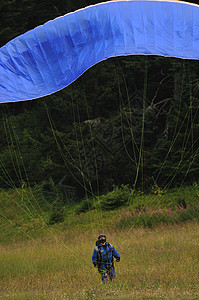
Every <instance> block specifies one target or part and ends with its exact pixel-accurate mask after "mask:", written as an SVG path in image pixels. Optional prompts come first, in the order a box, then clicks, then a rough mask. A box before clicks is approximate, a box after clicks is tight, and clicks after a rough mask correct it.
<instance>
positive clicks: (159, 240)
mask: <svg viewBox="0 0 199 300" xmlns="http://www.w3.org/2000/svg"><path fill="white" fill-rule="evenodd" d="M97 234H98V232H97V231H96V230H94V231H93V232H90V233H87V232H82V231H80V230H77V229H73V230H72V229H70V230H65V231H63V232H62V233H59V234H58V235H57V234H48V235H46V236H45V237H42V238H37V239H36V240H34V241H33V240H32V241H24V242H17V243H12V244H9V245H4V246H1V249H0V253H1V254H0V265H1V269H0V286H1V291H0V295H1V296H2V297H6V295H9V297H11V296H12V297H13V298H14V297H16V299H20V297H21V299H23V297H24V299H25V297H27V295H28V297H29V298H26V299H34V298H35V297H36V296H38V297H40V298H39V299H42V297H44V299H56V297H57V299H64V298H65V299H94V298H95V297H102V298H103V297H104V298H106V299H132V298H141V299H150V297H151V299H154V298H157V299H159V298H160V297H161V298H166V299H168V295H169V299H172V298H173V299H176V298H177V297H180V298H182V299H183V297H184V298H185V299H186V297H189V298H190V297H192V298H193V299H194V297H196V296H197V297H199V293H198V287H199V285H198V263H199V257H198V241H199V224H198V223H196V222H190V223H189V222H188V223H186V224H183V225H179V224H178V225H170V226H161V227H156V229H153V230H151V229H147V228H137V229H131V230H128V231H124V230H120V231H119V230H118V231H117V232H116V231H114V230H112V229H110V230H107V231H106V234H107V236H108V240H109V241H110V242H111V243H113V244H114V245H115V247H116V248H117V250H118V251H119V253H120V255H121V262H120V263H116V275H117V277H116V279H115V282H113V283H111V284H107V285H106V286H105V285H101V284H100V277H99V275H98V272H97V270H96V269H94V268H93V266H92V263H91V254H92V251H93V248H94V244H95V240H96V236H97ZM124 296H125V298H124ZM17 297H18V298H17ZM190 299H191V298H190ZM195 299H196V298H195Z"/></svg>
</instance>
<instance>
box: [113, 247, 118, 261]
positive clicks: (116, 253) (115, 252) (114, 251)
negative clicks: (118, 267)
mask: <svg viewBox="0 0 199 300" xmlns="http://www.w3.org/2000/svg"><path fill="white" fill-rule="evenodd" d="M112 253H113V256H114V257H115V258H116V261H117V262H118V261H120V255H119V253H118V252H117V250H116V249H115V248H114V247H113V250H112Z"/></svg>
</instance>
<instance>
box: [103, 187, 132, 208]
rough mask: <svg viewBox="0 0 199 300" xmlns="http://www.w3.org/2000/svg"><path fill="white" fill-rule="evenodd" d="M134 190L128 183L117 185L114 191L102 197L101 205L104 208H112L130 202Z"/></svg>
mask: <svg viewBox="0 0 199 300" xmlns="http://www.w3.org/2000/svg"><path fill="white" fill-rule="evenodd" d="M133 193H134V191H133V190H132V189H130V188H129V186H128V185H121V186H120V187H118V186H115V187H114V189H113V191H112V192H109V193H107V194H106V195H102V196H101V197H100V201H99V202H100V206H101V208H102V209H104V210H111V209H114V208H118V207H120V206H123V205H126V204H127V203H129V202H130V199H131V198H132V195H133Z"/></svg>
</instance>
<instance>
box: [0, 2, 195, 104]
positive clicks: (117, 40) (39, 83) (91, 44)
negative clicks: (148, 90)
mask: <svg viewBox="0 0 199 300" xmlns="http://www.w3.org/2000/svg"><path fill="white" fill-rule="evenodd" d="M133 54H135V55H138V54H142V55H161V56H167V57H179V58H184V59H199V6H198V5H194V4H189V3H185V2H178V1H141V0H138V1H136V0H132V1H125V0H124V1H111V2H104V3H100V4H97V5H93V6H88V7H86V8H84V9H80V10H78V11H75V12H73V13H69V14H66V15H64V16H62V17H59V18H56V19H55V20H52V21H49V22H47V23H45V24H44V25H41V26H38V27H36V28H35V29H33V30H30V31H28V32H26V33H24V34H22V35H20V36H18V37H16V38H15V39H13V40H11V41H10V42H8V43H7V44H6V45H5V46H3V47H1V48H0V102H10V101H11V102H14V101H21V100H29V99H35V98H39V97H43V96H46V95H49V94H51V93H54V92H56V91H58V90H61V89H62V88H64V87H66V86H67V85H69V84H70V83H72V82H73V81H74V80H76V79H77V78H78V77H79V76H80V75H81V74H82V73H84V72H85V71H86V70H87V69H88V68H90V67H91V66H93V65H95V64H96V63H98V62H100V61H102V60H105V59H107V58H109V57H114V56H121V55H133Z"/></svg>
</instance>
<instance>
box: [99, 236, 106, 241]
mask: <svg viewBox="0 0 199 300" xmlns="http://www.w3.org/2000/svg"><path fill="white" fill-rule="evenodd" d="M101 238H104V239H105V242H106V236H105V234H100V235H99V236H98V240H101Z"/></svg>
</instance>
